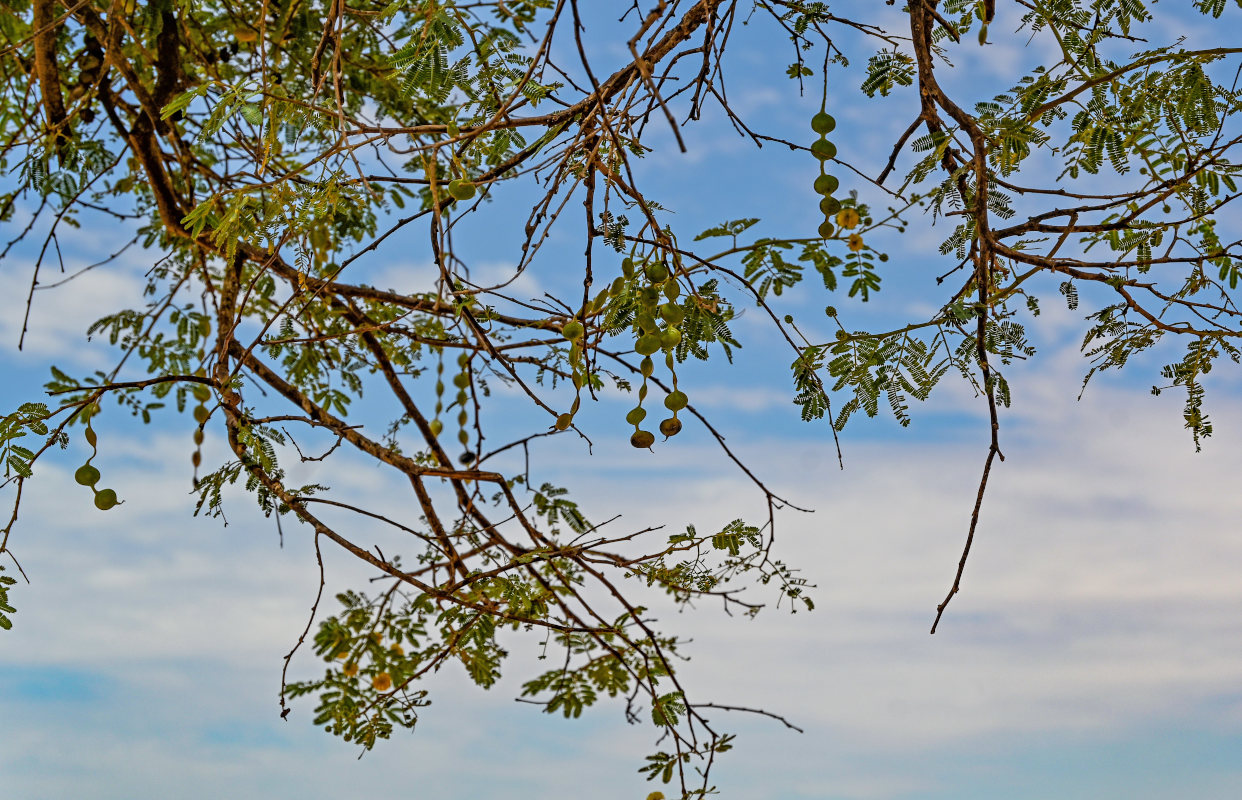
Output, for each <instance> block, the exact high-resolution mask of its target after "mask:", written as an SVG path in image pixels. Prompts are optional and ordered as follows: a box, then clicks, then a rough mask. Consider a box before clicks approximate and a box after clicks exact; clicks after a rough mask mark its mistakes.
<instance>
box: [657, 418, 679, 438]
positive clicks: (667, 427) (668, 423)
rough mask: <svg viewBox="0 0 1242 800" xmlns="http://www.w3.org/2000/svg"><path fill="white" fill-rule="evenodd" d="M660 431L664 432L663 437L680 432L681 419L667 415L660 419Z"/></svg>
mask: <svg viewBox="0 0 1242 800" xmlns="http://www.w3.org/2000/svg"><path fill="white" fill-rule="evenodd" d="M660 433H662V434H664V436H665V438H667V437H669V436H676V435H677V434H679V433H681V420H679V419H677V417H669V418H668V419H666V420H664V421H662V422H661V423H660Z"/></svg>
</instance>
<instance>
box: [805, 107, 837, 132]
mask: <svg viewBox="0 0 1242 800" xmlns="http://www.w3.org/2000/svg"><path fill="white" fill-rule="evenodd" d="M836 127H837V121H836V120H835V119H833V117H832V115H831V114H829V113H828V112H826V111H821V112H819V113H818V114H816V115H815V116H813V117H811V130H813V131H815V132H816V133H832V131H833V130H834V129H835V128H836Z"/></svg>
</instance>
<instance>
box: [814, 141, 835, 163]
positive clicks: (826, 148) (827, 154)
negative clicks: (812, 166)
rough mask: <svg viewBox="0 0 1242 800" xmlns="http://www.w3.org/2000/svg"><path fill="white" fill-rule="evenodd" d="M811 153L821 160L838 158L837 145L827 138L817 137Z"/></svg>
mask: <svg viewBox="0 0 1242 800" xmlns="http://www.w3.org/2000/svg"><path fill="white" fill-rule="evenodd" d="M811 155H813V156H815V157H816V158H818V159H819V160H820V161H827V160H828V159H830V158H836V156H837V146H836V145H835V144H833V143H832V142H830V141H828V140H827V139H817V140H815V142H814V143H813V144H812V145H811Z"/></svg>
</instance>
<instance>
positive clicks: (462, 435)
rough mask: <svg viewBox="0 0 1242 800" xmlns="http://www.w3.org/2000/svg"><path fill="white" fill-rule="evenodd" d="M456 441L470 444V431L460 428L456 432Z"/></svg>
mask: <svg viewBox="0 0 1242 800" xmlns="http://www.w3.org/2000/svg"><path fill="white" fill-rule="evenodd" d="M457 441H459V442H461V443H462V444H470V431H468V430H466V429H465V428H462V429H461V430H459V431H458V432H457Z"/></svg>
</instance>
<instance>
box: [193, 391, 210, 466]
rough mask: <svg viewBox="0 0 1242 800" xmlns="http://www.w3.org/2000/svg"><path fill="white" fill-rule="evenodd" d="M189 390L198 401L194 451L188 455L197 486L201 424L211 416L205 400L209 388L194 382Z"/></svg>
mask: <svg viewBox="0 0 1242 800" xmlns="http://www.w3.org/2000/svg"><path fill="white" fill-rule="evenodd" d="M203 374H206V373H203ZM199 377H202V376H201V375H200V376H199ZM190 392H191V394H193V395H194V399H195V400H197V401H198V405H196V406H194V421H195V422H197V423H198V427H197V428H195V429H194V453H193V454H192V455H191V456H190V463H191V464H193V465H194V485H195V486H197V485H198V468H199V466H201V465H202V463H203V425H205V424H206V423H207V418H208V417H210V416H211V411H210V409H208V408H207V401H208V400H210V399H211V389H209V388H207V387H206V386H204V385H203V384H201V383H196V384H194V387H193V388H192V389H191V390H190Z"/></svg>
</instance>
